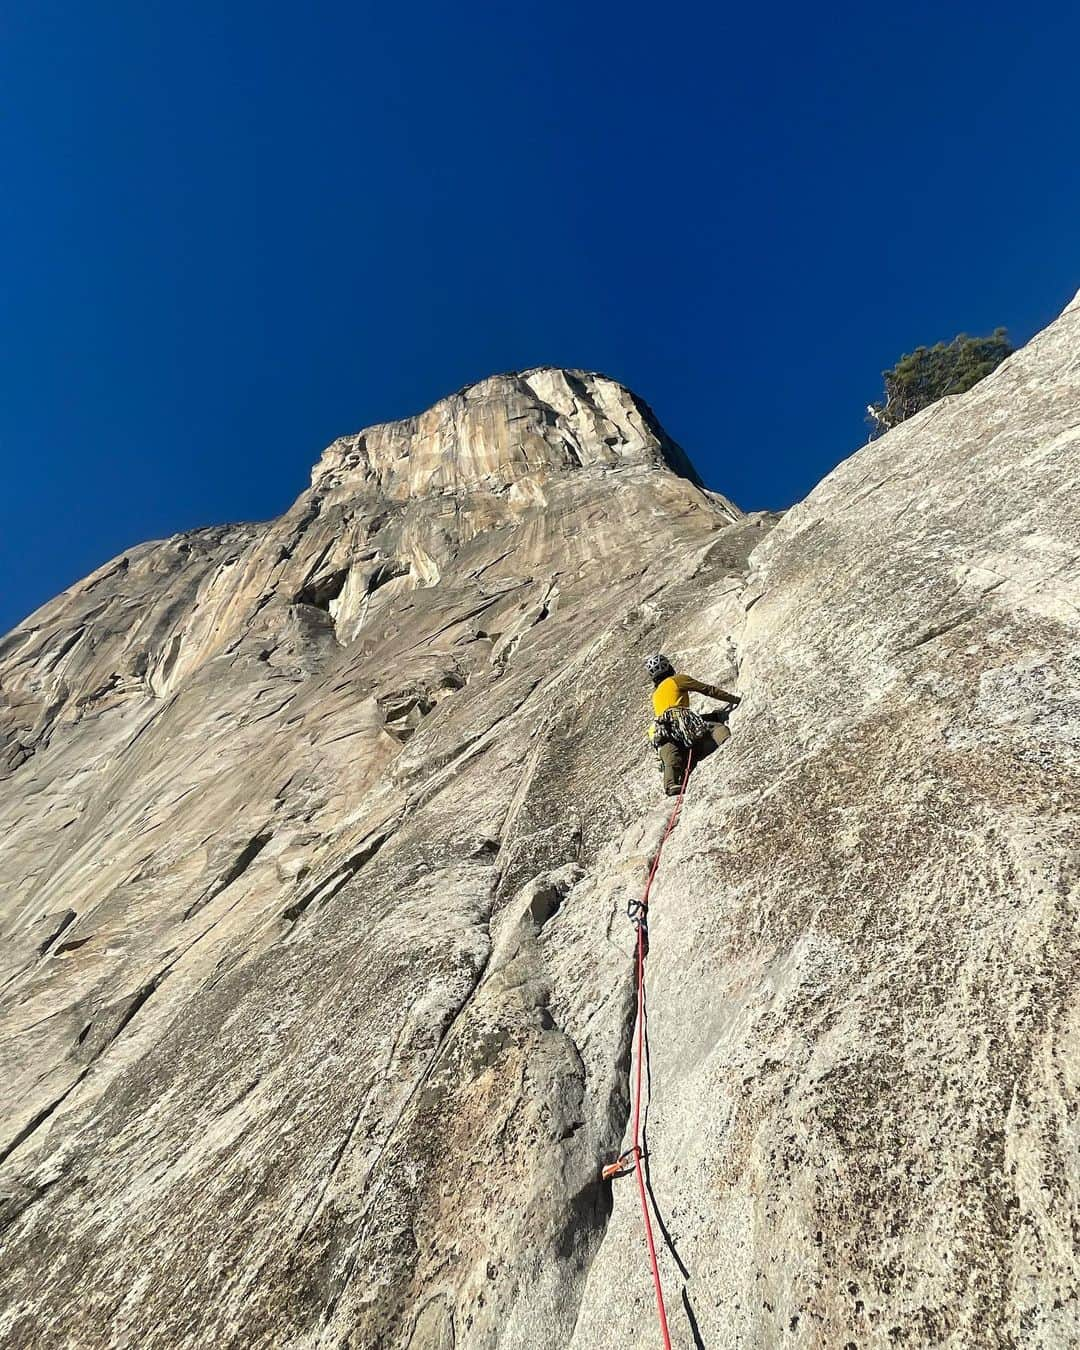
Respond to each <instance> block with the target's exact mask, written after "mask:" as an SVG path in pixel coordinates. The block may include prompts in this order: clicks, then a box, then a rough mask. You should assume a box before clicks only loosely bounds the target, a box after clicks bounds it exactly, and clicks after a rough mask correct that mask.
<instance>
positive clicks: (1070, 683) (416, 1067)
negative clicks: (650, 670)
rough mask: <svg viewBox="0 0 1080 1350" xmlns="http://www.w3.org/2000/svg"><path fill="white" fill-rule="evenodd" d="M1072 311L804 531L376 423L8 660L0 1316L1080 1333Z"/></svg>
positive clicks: (611, 460)
mask: <svg viewBox="0 0 1080 1350" xmlns="http://www.w3.org/2000/svg"><path fill="white" fill-rule="evenodd" d="M1078 446H1080V305H1077V304H1074V305H1073V306H1072V307H1070V309H1069V310H1067V311H1066V313H1065V314H1064V315H1063V316H1062V317H1061V319H1060V320H1058V322H1057V323H1056V324H1054V325H1053V326H1051V328H1049V329H1048V330H1047V331H1046V332H1045V333H1043V334H1041V335H1040V336H1039V337H1038V338H1036V339H1035V340H1034V341H1033V342H1032V343H1031V344H1029V346H1028V347H1026V348H1025V349H1023V350H1022V351H1021V352H1019V353H1017V354H1016V355H1015V356H1013V357H1012V358H1011V359H1010V360H1009V361H1008V362H1006V363H1005V365H1003V366H1002V367H1001V368H1000V369H999V370H998V371H997V372H995V374H994V375H993V376H991V377H990V378H989V379H987V380H986V381H984V382H983V384H981V385H979V386H977V387H976V388H975V389H974V390H972V391H971V392H970V393H968V394H966V395H964V396H962V397H960V398H958V399H951V400H946V401H945V402H943V403H941V404H938V405H936V406H935V407H934V408H932V409H929V410H927V411H926V412H925V413H923V414H921V415H920V416H919V417H917V418H915V419H913V420H912V421H911V422H910V423H907V424H905V425H904V426H902V427H901V428H899V429H898V430H896V431H894V432H892V433H890V434H889V435H888V436H886V437H884V438H883V439H882V440H880V441H878V442H875V443H874V444H873V445H871V446H868V447H866V448H865V449H863V450H861V451H859V452H858V454H856V455H854V456H853V457H852V458H851V459H849V460H848V461H846V462H845V463H844V464H842V465H841V466H840V467H839V468H838V469H837V470H836V471H835V472H834V473H833V474H831V475H830V476H829V477H828V478H827V479H826V480H825V481H824V482H823V483H822V484H821V485H820V487H819V488H817V489H816V490H815V492H814V493H812V494H811V496H810V497H809V498H808V499H807V500H806V501H805V502H803V503H802V504H801V505H799V506H797V507H796V508H794V509H793V510H792V511H790V512H789V513H788V514H787V515H786V516H785V517H783V519H782V520H780V522H779V523H778V524H776V523H775V522H774V518H773V517H771V516H768V515H763V514H761V513H758V514H756V515H752V516H744V515H743V514H742V513H741V512H740V511H738V510H737V509H736V508H735V507H733V506H732V505H731V504H730V503H729V502H727V501H725V500H724V499H723V498H721V497H719V496H717V495H716V494H713V493H708V492H706V491H704V490H703V489H702V487H701V486H700V484H699V482H698V480H697V479H696V477H695V476H694V474H693V471H692V469H691V468H690V466H689V464H688V463H687V461H686V459H685V456H683V454H682V452H681V451H680V450H679V449H678V447H676V446H675V445H674V444H673V443H672V442H671V441H670V439H669V438H668V437H667V436H666V435H665V434H664V432H663V431H662V429H661V428H660V427H659V425H658V424H657V422H656V420H655V418H654V417H653V416H652V414H651V413H650V411H649V410H648V408H647V407H645V405H643V404H641V403H640V402H639V401H638V400H636V399H635V398H634V397H633V396H632V395H631V394H629V393H628V391H626V390H625V389H623V388H621V387H620V386H618V385H617V384H614V383H613V382H611V381H608V380H605V379H603V378H601V377H599V376H593V375H587V374H584V373H582V372H570V371H557V370H540V371H531V372H526V373H525V374H523V375H517V376H501V377H496V378H494V379H491V380H487V381H484V382H483V383H482V384H480V385H476V386H473V387H471V388H469V389H467V390H465V391H463V392H462V393H461V394H459V395H456V396H454V397H453V398H450V399H447V400H444V401H443V402H442V403H440V404H438V405H436V407H435V408H433V409H432V410H431V411H429V412H428V413H425V414H423V415H422V416H420V417H417V418H413V419H409V420H407V421H406V422H402V423H395V424H392V425H388V426H384V427H377V428H372V429H370V430H368V431H366V432H363V433H361V434H360V435H359V436H355V437H346V438H343V439H342V440H339V441H337V442H335V443H334V445H332V446H331V447H330V448H329V449H328V450H327V451H326V453H325V454H324V456H323V458H322V460H321V461H320V463H319V464H318V465H317V466H316V468H315V471H314V473H313V477H312V487H311V489H310V490H309V491H307V492H305V493H304V494H303V495H302V496H301V497H300V499H299V500H298V501H297V503H296V504H295V506H294V507H293V508H292V509H291V510H290V511H289V512H287V513H286V514H285V515H284V516H283V517H281V519H280V520H277V521H273V522H270V523H268V524H265V525H242V526H230V527H222V528H216V529H209V530H201V531H196V532H193V533H191V534H188V535H185V536H181V537H179V538H176V539H173V540H169V541H166V542H163V543H156V544H148V545H143V546H142V547H140V548H137V549H133V550H132V551H131V552H130V553H128V554H127V555H125V556H124V557H123V558H121V559H119V560H116V561H115V562H113V563H111V564H109V565H108V566H106V567H104V568H102V569H101V570H100V571H99V572H97V573H95V574H94V575H93V576H91V577H89V578H87V580H86V581H84V582H82V583H80V584H79V585H77V586H75V587H73V588H72V589H71V590H70V591H68V592H67V593H65V594H64V595H62V596H60V597H59V598H58V599H57V600H56V601H54V602H52V603H51V604H50V605H47V606H45V607H44V608H43V609H42V610H40V611H38V613H36V614H35V615H32V616H31V617H30V618H29V619H28V620H27V621H26V622H25V623H24V624H22V625H21V626H20V627H19V628H18V629H16V630H15V631H14V632H13V633H12V634H10V635H9V636H8V637H7V638H6V639H4V640H3V642H2V643H0V840H2V843H0V877H2V878H3V886H2V889H0V922H2V925H3V926H2V937H3V945H2V948H0V952H2V961H3V966H2V968H0V981H2V985H0V1072H2V1074H3V1081H4V1083H5V1091H4V1094H3V1097H4V1103H3V1114H2V1126H0V1130H2V1132H0V1156H2V1157H3V1160H4V1161H3V1167H2V1170H0V1254H2V1258H3V1259H2V1261H0V1309H2V1310H0V1336H2V1337H3V1338H4V1341H5V1343H6V1344H11V1345H12V1346H26V1347H29V1346H39V1345H50V1346H51V1345H58V1346H60V1345H70V1346H94V1347H96V1346H134V1345H136V1344H138V1345H139V1346H163V1347H164V1346H206V1345H215V1346H231V1347H247V1346H267V1347H269V1346H282V1345H295V1346H340V1345H350V1346H356V1347H374V1346H386V1347H391V1346H394V1347H397V1346H401V1347H411V1348H412V1350H436V1348H440V1350H447V1348H448V1347H453V1346H500V1347H504V1346H505V1347H511V1346H512V1347H547V1346H551V1347H555V1346H562V1345H568V1344H569V1345H572V1346H575V1347H578V1348H579V1350H585V1348H586V1347H609V1346H637V1345H641V1346H646V1345H650V1346H651V1345H654V1344H656V1343H657V1333H656V1319H655V1309H654V1306H653V1301H652V1290H651V1284H650V1281H649V1279H648V1274H647V1268H646V1264H645V1256H644V1250H643V1243H642V1238H641V1228H640V1223H641V1220H640V1212H639V1209H638V1202H637V1194H636V1188H635V1186H634V1183H633V1182H632V1181H616V1182H615V1183H614V1184H611V1183H604V1182H602V1181H601V1180H600V1176H599V1171H600V1167H601V1166H602V1164H603V1163H604V1162H606V1161H609V1160H610V1159H611V1158H612V1157H613V1156H614V1155H615V1154H617V1153H618V1152H619V1151H620V1149H621V1148H622V1147H623V1146H624V1144H625V1142H626V1134H627V1128H628V1114H629V1094H628V1075H629V1071H630V1068H631V1043H632V1034H633V1028H634V1013H635V1007H634V986H633V966H632V960H631V953H632V947H633V936H634V933H633V929H632V928H631V926H630V924H629V923H628V921H627V919H626V917H625V906H626V901H627V899H629V898H631V897H633V896H634V895H636V894H638V893H639V892H640V889H641V886H642V885H643V882H644V877H645V874H646V871H647V869H648V866H649V863H650V861H651V858H652V856H653V854H654V853H655V849H656V846H657V843H658V841H659V838H660V836H661V834H662V831H663V828H664V824H665V822H666V818H667V813H668V805H669V804H668V803H667V802H665V801H664V799H663V798H662V797H661V796H660V793H659V781H658V777H657V775H656V771H655V768H654V766H653V764H652V763H651V759H650V757H649V755H648V754H647V753H646V747H645V742H644V737H643V733H644V729H645V726H646V721H647V719H646V712H645V701H646V696H647V690H646V688H645V684H644V680H643V675H642V670H641V659H642V658H643V657H644V656H645V655H647V654H648V653H649V652H651V651H654V650H657V649H665V650H668V651H669V652H670V653H671V654H672V655H673V656H676V657H677V658H678V659H679V663H680V664H681V665H682V666H684V667H685V668H687V669H690V670H691V671H692V672H693V673H695V674H698V675H699V676H701V677H703V678H706V679H711V680H714V681H715V682H717V683H720V684H725V685H727V686H728V687H731V685H733V684H734V685H735V686H736V687H737V689H738V692H739V693H740V694H742V696H743V703H742V704H741V706H740V707H739V709H738V711H737V712H736V713H735V714H734V716H733V718H732V722H731V725H732V731H733V736H732V739H731V740H730V741H729V742H728V743H727V744H726V745H725V746H723V747H722V748H721V749H720V750H719V751H717V752H716V753H715V754H714V755H712V756H710V757H709V758H708V759H706V760H704V761H703V762H702V763H701V764H700V766H699V767H698V768H697V770H696V772H695V774H694V776H693V778H692V780H691V791H690V794H689V796H688V799H687V802H686V804H685V807H684V812H683V816H682V819H681V821H680V824H679V826H678V828H677V830H676V831H675V833H674V834H673V835H672V837H671V839H670V841H669V842H668V844H667V846H666V848H665V852H664V855H663V861H662V864H661V867H660V871H659V874H658V879H657V882H656V885H655V887H654V895H653V899H654V908H653V918H652V924H651V952H650V957H649V963H648V971H649V1031H650V1046H651V1057H650V1071H651V1086H652V1099H651V1103H650V1108H649V1114H648V1150H649V1160H650V1177H651V1183H652V1188H653V1192H654V1198H655V1203H656V1206H657V1209H658V1213H659V1216H660V1218H661V1219H662V1225H661V1226H662V1233H661V1237H662V1241H661V1254H660V1255H661V1264H662V1273H663V1276H664V1281H665V1289H666V1292H667V1298H668V1306H669V1311H670V1315H671V1321H672V1331H673V1338H674V1340H675V1343H676V1344H678V1345H680V1346H692V1345H694V1344H695V1343H696V1344H705V1345H708V1346H710V1347H714V1346H740V1347H743V1346H745V1347H751V1346H753V1347H770V1346H774V1345H779V1344H791V1345H793V1346H798V1345H805V1346H819V1345H830V1346H831V1345H837V1346H844V1345H848V1344H851V1345H856V1346H860V1347H862V1346H872V1345H875V1346H876V1345H882V1346H894V1345H905V1344H906V1345H927V1344H939V1343H940V1344H950V1345H956V1346H988V1345H1001V1346H1007V1345H1032V1346H1059V1345H1068V1344H1072V1343H1075V1342H1076V1341H1077V1340H1078V1339H1080V1312H1078V1304H1077V1278H1078V1276H1077V1258H1076V1235H1077V1228H1078V1224H1080V1214H1078V1207H1080V1184H1078V1169H1077V1163H1076V1158H1077V1147H1078V1145H1080V1119H1078V1114H1077V1092H1076V1088H1077V1082H1076V1079H1077V1076H1078V1074H1080V1011H1078V1002H1077V999H1078V996H1077V976H1078V968H1080V961H1078V949H1080V933H1078V929H1077V921H1076V905H1077V899H1078V896H1077V872H1078V869H1077V845H1076V840H1077V836H1078V831H1077V810H1078V804H1080V802H1078V787H1077V765H1078V763H1080V643H1078V641H1077V635H1078V628H1080V616H1078V610H1077V603H1078V601H1077V596H1078V594H1080V586H1078V585H1077V582H1078V580H1080V523H1078V516H1080V509H1078V506H1077V491H1076V489H1077V479H1078V476H1080V475H1078V472H1077V469H1078V462H1080V454H1078Z"/></svg>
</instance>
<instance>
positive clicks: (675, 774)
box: [656, 722, 731, 797]
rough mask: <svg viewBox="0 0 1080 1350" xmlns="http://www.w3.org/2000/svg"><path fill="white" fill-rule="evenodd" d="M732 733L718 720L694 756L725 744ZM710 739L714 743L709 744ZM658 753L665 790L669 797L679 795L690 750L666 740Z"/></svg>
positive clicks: (696, 756) (696, 749)
mask: <svg viewBox="0 0 1080 1350" xmlns="http://www.w3.org/2000/svg"><path fill="white" fill-rule="evenodd" d="M730 735H731V732H730V731H729V730H728V729H727V727H726V726H725V725H724V724H723V723H722V722H717V723H716V725H715V726H712V727H710V728H709V736H708V738H707V739H706V741H705V742H704V743H703V744H702V745H700V746H698V747H697V748H695V750H694V758H695V759H697V758H698V756H699V755H700V754H701V753H702V752H703V751H704V752H705V753H708V751H710V750H712V749H713V746H715V745H723V743H724V742H725V741H726V740H727V738H728V737H729V736H730ZM710 741H711V742H712V745H710V744H709V742H710ZM656 754H657V758H658V759H659V760H660V768H661V769H662V770H663V774H664V791H665V792H666V793H667V795H668V796H669V797H677V796H678V795H679V792H680V791H681V789H682V785H683V779H684V778H685V777H686V757H687V755H688V754H689V751H688V750H685V749H684V748H683V747H682V746H681V745H675V744H674V743H673V742H672V741H665V743H664V744H663V745H662V746H660V748H659V750H657V752H656Z"/></svg>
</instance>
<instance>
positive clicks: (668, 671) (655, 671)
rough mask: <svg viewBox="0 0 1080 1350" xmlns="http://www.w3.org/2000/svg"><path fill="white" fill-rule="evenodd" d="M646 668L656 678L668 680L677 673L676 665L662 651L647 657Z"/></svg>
mask: <svg viewBox="0 0 1080 1350" xmlns="http://www.w3.org/2000/svg"><path fill="white" fill-rule="evenodd" d="M645 669H646V670H647V671H648V672H649V674H650V675H651V676H652V677H653V679H654V680H666V679H668V678H669V677H670V676H672V675H674V674H675V667H674V666H673V665H672V664H671V662H670V661H669V660H668V659H667V657H666V656H665V655H664V654H663V653H662V652H657V654H656V655H655V656H649V657H646V659H645Z"/></svg>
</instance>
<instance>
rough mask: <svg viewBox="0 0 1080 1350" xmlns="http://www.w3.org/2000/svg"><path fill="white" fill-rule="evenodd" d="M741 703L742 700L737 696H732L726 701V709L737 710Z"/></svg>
mask: <svg viewBox="0 0 1080 1350" xmlns="http://www.w3.org/2000/svg"><path fill="white" fill-rule="evenodd" d="M741 702H742V699H741V698H740V697H739V696H738V694H732V695H731V697H730V698H729V699H728V707H729V708H737V707H738V706H739V704H740V703H741Z"/></svg>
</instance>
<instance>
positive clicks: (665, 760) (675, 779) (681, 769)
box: [658, 741, 686, 797]
mask: <svg viewBox="0 0 1080 1350" xmlns="http://www.w3.org/2000/svg"><path fill="white" fill-rule="evenodd" d="M658 753H659V755H660V763H661V764H662V765H663V768H664V791H665V792H666V793H667V795H668V796H669V797H677V796H678V795H679V792H680V790H681V789H682V784H683V777H684V776H685V774H686V751H685V750H684V749H683V748H682V746H681V745H674V744H673V743H672V742H671V741H668V742H666V744H664V745H662V746H661V747H660V750H659V752H658Z"/></svg>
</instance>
